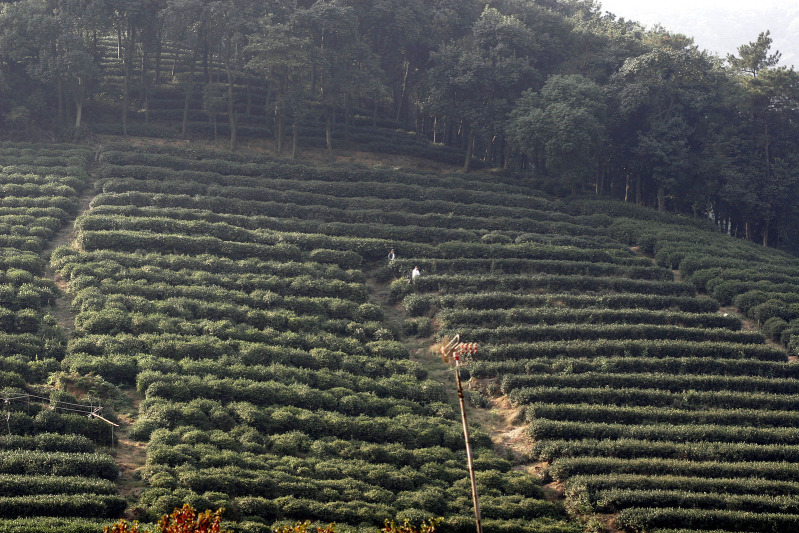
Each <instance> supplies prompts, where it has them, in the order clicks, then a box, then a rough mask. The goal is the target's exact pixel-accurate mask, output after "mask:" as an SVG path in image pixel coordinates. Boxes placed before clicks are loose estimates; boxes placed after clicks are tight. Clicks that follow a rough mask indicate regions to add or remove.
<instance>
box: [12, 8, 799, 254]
mask: <svg viewBox="0 0 799 533" xmlns="http://www.w3.org/2000/svg"><path fill="white" fill-rule="evenodd" d="M754 31H756V30H754ZM753 33H754V32H753ZM167 58H168V59H167ZM778 60H779V52H777V51H774V50H772V49H771V38H770V35H769V32H768V31H764V32H762V33H760V34H759V35H758V36H756V38H755V40H753V41H752V42H750V43H743V44H742V45H741V46H740V48H739V49H738V54H737V55H734V56H732V55H731V56H729V57H727V58H719V57H716V56H714V55H711V54H709V53H707V52H705V51H703V50H699V49H698V47H696V46H695V45H694V43H693V40H692V39H691V38H690V37H687V36H684V35H679V34H671V33H669V32H666V31H665V30H663V29H662V28H659V27H655V28H652V29H647V28H645V27H643V26H642V25H640V24H638V23H635V22H633V21H629V20H625V19H623V18H618V17H616V16H614V15H613V14H610V13H607V12H605V11H604V10H603V9H602V7H601V4H600V3H599V2H596V1H593V0H498V1H493V2H489V3H488V4H485V3H483V2H478V1H475V0H405V1H403V2H393V1H387V0H318V1H315V2H313V1H310V0H267V1H262V0H258V1H256V0H18V1H12V2H8V1H6V2H3V4H2V10H1V11H0V120H2V123H3V127H4V128H5V129H7V130H8V131H13V132H15V135H16V136H18V137H22V136H25V135H27V136H37V135H42V134H51V133H52V134H53V135H55V136H59V137H61V138H68V137H73V138H79V137H80V136H81V135H83V134H84V133H85V132H86V131H91V127H92V123H93V122H100V121H107V120H109V119H108V117H110V116H112V117H113V120H115V121H117V122H119V123H121V125H122V129H121V132H122V133H123V134H127V133H128V125H129V121H130V115H131V113H133V112H143V115H144V117H145V120H149V109H150V107H149V106H150V98H151V95H152V92H153V91H154V90H155V89H156V88H158V87H173V88H175V89H177V90H180V91H182V94H183V95H184V96H185V105H184V107H183V113H182V134H183V135H186V134H187V128H186V125H187V120H188V118H187V117H188V112H189V102H190V100H191V99H192V98H197V97H198V95H201V100H202V108H203V111H205V112H207V113H208V115H209V116H212V117H213V119H214V127H215V128H216V116H217V115H218V114H219V115H221V116H224V117H225V119H226V120H227V124H226V125H227V129H226V131H228V132H229V137H230V148H231V149H234V150H235V149H236V147H237V143H238V139H237V133H238V131H239V128H238V120H239V119H240V117H241V116H243V115H244V114H247V113H249V112H250V111H251V109H252V108H253V107H254V106H261V108H262V109H266V110H267V112H266V116H268V117H269V118H268V121H269V124H268V125H269V126H270V127H271V128H272V132H273V135H274V136H275V139H276V146H277V149H278V150H279V151H283V150H286V149H288V147H287V146H286V143H287V142H292V147H291V151H292V153H294V151H295V150H296V147H297V142H298V141H297V139H298V136H299V135H301V130H302V128H303V127H304V125H306V124H307V123H308V121H309V120H312V119H316V118H318V120H317V123H318V125H319V126H318V127H320V128H324V130H325V144H326V146H327V149H328V150H332V148H333V134H332V132H333V128H334V124H335V123H336V122H342V121H343V122H344V132H345V133H344V142H349V140H350V139H349V125H350V123H351V119H352V117H353V116H354V115H356V114H358V115H361V116H369V117H371V119H372V123H373V125H374V126H378V125H391V126H393V127H399V128H403V129H406V130H413V131H415V132H417V133H418V134H420V135H422V136H424V137H426V138H427V139H429V140H430V141H431V142H435V143H440V144H444V145H447V146H451V147H457V148H459V149H460V150H462V153H463V155H464V157H463V160H464V166H465V168H466V169H467V170H468V169H469V167H470V165H472V164H473V162H480V163H481V164H483V165H485V166H488V167H494V168H499V169H504V170H506V171H508V172H518V173H519V174H520V175H523V176H525V177H526V178H527V179H534V180H537V181H538V182H539V184H542V185H544V186H545V187H546V188H547V189H548V190H550V191H552V192H563V193H569V192H571V193H579V192H589V193H593V194H596V195H601V196H612V197H617V198H620V199H625V200H627V201H630V202H636V203H639V204H643V205H648V206H651V207H653V208H657V209H659V210H662V211H667V210H668V211H675V212H678V213H684V214H688V215H691V216H696V217H710V218H712V219H713V220H714V221H715V222H716V223H717V224H718V225H719V227H720V228H721V229H722V230H724V231H727V232H730V233H732V234H735V235H738V236H741V237H744V238H747V239H750V240H754V241H757V242H762V244H763V245H770V246H778V247H782V248H787V249H791V250H794V251H795V250H796V249H799V232H798V231H797V230H796V229H795V228H796V227H797V222H799V205H798V204H797V202H799V194H797V192H799V190H797V189H798V188H799V180H798V179H797V178H799V172H798V171H797V164H796V163H797V161H796V159H797V144H799V135H797V122H796V118H797V117H796V115H797V103H798V102H799V76H798V75H797V73H796V72H795V71H794V70H793V68H786V67H779V66H777V64H778ZM243 86H244V87H246V97H243V96H242V94H245V93H242V91H241V90H237V89H240V88H241V87H243ZM255 87H260V88H262V89H265V90H264V91H263V92H261V93H258V94H257V95H256V96H253V94H255V93H254V92H252V93H251V91H250V89H251V88H255ZM242 98H245V99H246V107H245V108H244V111H241V109H242V106H244V105H245V103H244V102H242V101H241V100H242ZM176 111H177V110H176ZM264 120H267V119H266V118H265V119H264Z"/></svg>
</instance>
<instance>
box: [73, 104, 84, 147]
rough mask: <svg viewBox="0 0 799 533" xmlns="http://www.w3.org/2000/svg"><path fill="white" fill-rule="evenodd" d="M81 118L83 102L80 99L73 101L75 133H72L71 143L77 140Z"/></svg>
mask: <svg viewBox="0 0 799 533" xmlns="http://www.w3.org/2000/svg"><path fill="white" fill-rule="evenodd" d="M82 116H83V101H82V100H81V99H80V98H76V99H75V131H74V132H73V133H72V140H73V142H74V141H76V140H77V138H78V134H79V133H78V132H79V131H80V121H81V117H82Z"/></svg>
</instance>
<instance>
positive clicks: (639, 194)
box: [635, 175, 644, 205]
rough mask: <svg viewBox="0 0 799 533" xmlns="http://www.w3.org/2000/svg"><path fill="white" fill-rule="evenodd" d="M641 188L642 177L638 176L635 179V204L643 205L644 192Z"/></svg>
mask: <svg viewBox="0 0 799 533" xmlns="http://www.w3.org/2000/svg"><path fill="white" fill-rule="evenodd" d="M642 188H643V187H642V186H641V176H640V175H638V176H636V177H635V204H636V205H641V203H642V202H643V192H644V191H643V190H642Z"/></svg>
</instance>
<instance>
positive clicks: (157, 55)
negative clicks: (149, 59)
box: [153, 35, 163, 85]
mask: <svg viewBox="0 0 799 533" xmlns="http://www.w3.org/2000/svg"><path fill="white" fill-rule="evenodd" d="M162 53H163V47H162V46H161V36H160V35H159V36H158V39H156V43H155V76H154V79H153V83H154V84H155V85H158V84H159V83H161V55H162Z"/></svg>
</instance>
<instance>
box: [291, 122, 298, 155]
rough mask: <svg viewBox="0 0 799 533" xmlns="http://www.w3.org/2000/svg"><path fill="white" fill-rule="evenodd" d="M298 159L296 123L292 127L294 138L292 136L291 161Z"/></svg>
mask: <svg viewBox="0 0 799 533" xmlns="http://www.w3.org/2000/svg"><path fill="white" fill-rule="evenodd" d="M296 158H297V123H296V122H295V123H294V124H293V126H292V136H291V159H296Z"/></svg>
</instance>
